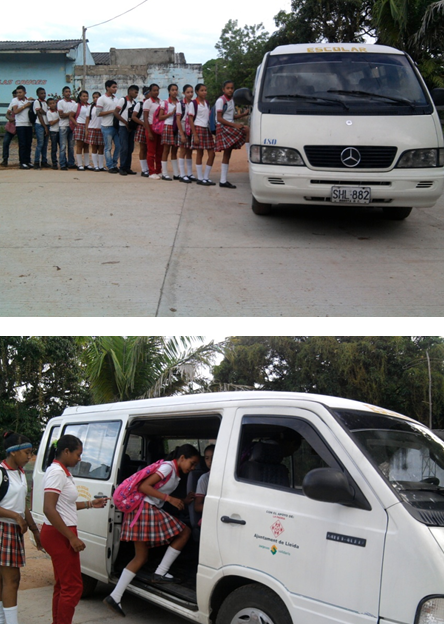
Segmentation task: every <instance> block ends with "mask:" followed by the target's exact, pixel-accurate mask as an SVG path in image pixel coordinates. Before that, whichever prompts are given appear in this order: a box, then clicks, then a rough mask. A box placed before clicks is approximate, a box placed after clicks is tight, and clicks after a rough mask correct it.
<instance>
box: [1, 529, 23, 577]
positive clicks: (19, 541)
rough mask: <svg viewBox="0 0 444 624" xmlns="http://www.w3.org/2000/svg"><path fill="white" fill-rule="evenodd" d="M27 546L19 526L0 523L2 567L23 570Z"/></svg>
mask: <svg viewBox="0 0 444 624" xmlns="http://www.w3.org/2000/svg"><path fill="white" fill-rule="evenodd" d="M25 563H26V560H25V545H24V542H23V535H22V534H21V533H20V529H19V527H18V525H17V524H10V523H9V522H0V566H6V567H9V568H23V566H24V565H25Z"/></svg>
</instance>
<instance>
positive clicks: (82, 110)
mask: <svg viewBox="0 0 444 624" xmlns="http://www.w3.org/2000/svg"><path fill="white" fill-rule="evenodd" d="M88 96H89V94H88V91H80V93H79V96H78V98H77V103H78V104H80V106H78V107H77V113H76V115H75V116H74V113H71V120H72V122H73V123H74V124H75V129H74V140H75V142H76V161H77V169H78V171H84V170H85V169H90V170H91V171H92V170H93V167H90V165H89V144H88V143H87V142H86V136H85V124H86V116H87V114H88V113H89V104H88ZM82 153H83V154H84V159H85V166H83V162H82Z"/></svg>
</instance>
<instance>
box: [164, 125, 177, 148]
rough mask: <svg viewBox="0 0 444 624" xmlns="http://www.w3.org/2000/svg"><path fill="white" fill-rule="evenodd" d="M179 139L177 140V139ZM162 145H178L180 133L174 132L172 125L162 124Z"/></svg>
mask: <svg viewBox="0 0 444 624" xmlns="http://www.w3.org/2000/svg"><path fill="white" fill-rule="evenodd" d="M177 139H179V140H177ZM161 143H162V145H180V134H179V131H177V132H176V133H174V131H173V126H172V125H168V126H167V125H166V124H165V125H164V126H163V132H162V140H161Z"/></svg>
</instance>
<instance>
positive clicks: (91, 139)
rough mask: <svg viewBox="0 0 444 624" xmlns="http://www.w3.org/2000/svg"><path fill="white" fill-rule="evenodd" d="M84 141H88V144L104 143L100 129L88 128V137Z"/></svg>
mask: <svg viewBox="0 0 444 624" xmlns="http://www.w3.org/2000/svg"><path fill="white" fill-rule="evenodd" d="M85 143H88V145H105V141H104V140H103V134H102V131H101V129H100V128H88V138H87V140H86V141H85Z"/></svg>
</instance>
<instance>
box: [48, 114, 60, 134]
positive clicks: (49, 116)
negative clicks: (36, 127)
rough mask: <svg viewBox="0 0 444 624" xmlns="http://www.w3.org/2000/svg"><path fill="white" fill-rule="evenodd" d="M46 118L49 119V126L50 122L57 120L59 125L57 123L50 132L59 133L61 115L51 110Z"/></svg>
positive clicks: (50, 128)
mask: <svg viewBox="0 0 444 624" xmlns="http://www.w3.org/2000/svg"><path fill="white" fill-rule="evenodd" d="M46 118H47V119H48V124H49V122H50V121H54V120H55V119H57V123H55V124H54V125H53V126H49V131H50V132H58V131H59V126H60V115H59V112H58V111H52V110H51V109H48V112H47V113H46Z"/></svg>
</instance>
